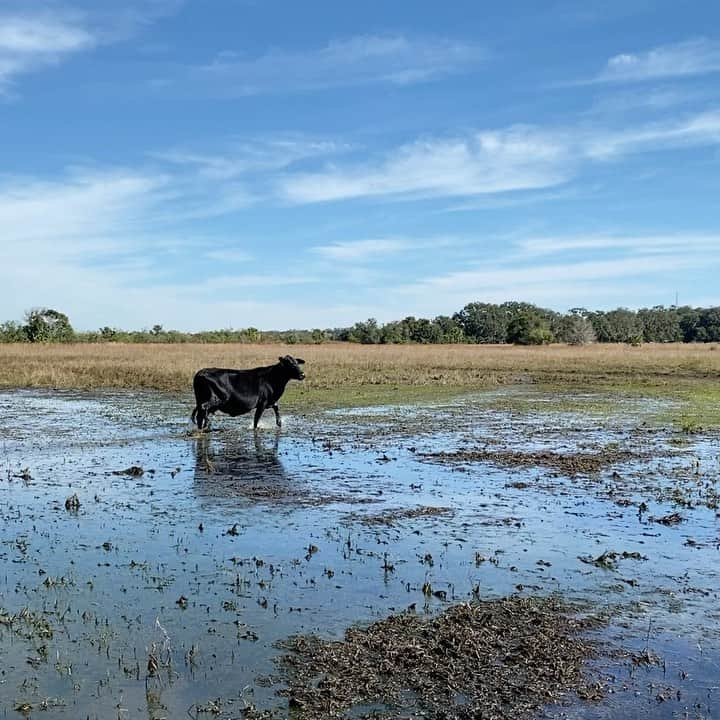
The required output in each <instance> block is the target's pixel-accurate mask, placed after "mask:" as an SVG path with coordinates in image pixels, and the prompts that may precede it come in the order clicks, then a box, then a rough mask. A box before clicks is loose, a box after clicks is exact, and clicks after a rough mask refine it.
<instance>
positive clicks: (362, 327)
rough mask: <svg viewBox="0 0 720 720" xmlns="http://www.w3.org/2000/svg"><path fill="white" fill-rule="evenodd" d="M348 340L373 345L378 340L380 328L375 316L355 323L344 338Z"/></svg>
mask: <svg viewBox="0 0 720 720" xmlns="http://www.w3.org/2000/svg"><path fill="white" fill-rule="evenodd" d="M344 339H346V340H349V341H350V342H359V343H362V344H363V345H374V344H375V343H379V342H380V328H379V327H378V324H377V320H376V319H375V318H369V319H368V320H367V322H358V323H355V324H354V325H353V326H352V327H351V328H350V329H349V330H348V333H347V337H346V338H344Z"/></svg>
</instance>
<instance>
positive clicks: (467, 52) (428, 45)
mask: <svg viewBox="0 0 720 720" xmlns="http://www.w3.org/2000/svg"><path fill="white" fill-rule="evenodd" d="M485 58H486V52H485V51H484V50H483V49H482V48H480V47H479V46H477V45H472V44H468V43H461V42H457V41H454V40H448V39H444V38H409V37H406V36H404V35H363V36H357V37H352V38H349V39H344V40H334V41H331V42H329V43H328V44H327V45H325V46H324V47H321V48H317V49H312V50H297V51H288V50H281V49H272V50H269V51H268V52H267V53H266V54H265V55H262V56H260V57H257V58H253V59H247V58H243V57H241V56H240V55H238V54H237V53H234V52H223V53H221V54H219V55H218V56H217V57H216V58H215V59H214V60H213V62H212V63H210V64H208V65H204V66H202V67H199V68H194V69H192V71H191V74H192V75H193V76H195V77H196V78H197V79H199V80H201V81H202V83H203V84H204V86H205V87H206V88H207V87H208V83H211V84H212V89H213V90H215V91H216V92H219V93H221V94H225V95H235V96H237V95H257V94H262V93H277V92H286V91H304V90H322V89H327V88H334V87H353V86H358V85H370V84H376V83H384V84H393V85H409V84H414V83H418V82H425V81H428V80H431V79H434V78H437V77H442V76H446V75H451V74H454V73H458V72H462V71H465V70H467V69H469V68H472V67H475V66H477V65H478V64H479V63H481V62H482V61H483V60H484V59H485Z"/></svg>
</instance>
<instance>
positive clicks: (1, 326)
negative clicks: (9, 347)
mask: <svg viewBox="0 0 720 720" xmlns="http://www.w3.org/2000/svg"><path fill="white" fill-rule="evenodd" d="M25 340H27V334H26V333H25V328H23V326H22V325H21V324H20V323H17V322H13V321H12V320H8V321H7V322H4V323H0V343H15V342H24V341H25Z"/></svg>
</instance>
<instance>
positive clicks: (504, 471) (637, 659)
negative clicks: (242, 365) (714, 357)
mask: <svg viewBox="0 0 720 720" xmlns="http://www.w3.org/2000/svg"><path fill="white" fill-rule="evenodd" d="M517 392H518V391H516V390H507V391H503V392H502V393H495V394H493V393H488V394H485V395H480V396H477V397H469V398H466V399H464V400H461V401H457V400H456V401H453V402H452V403H448V404H436V405H428V406H414V407H396V408H393V407H383V408H373V409H365V410H350V411H347V410H345V411H334V412H324V413H318V414H315V415H312V416H308V417H301V416H288V417H286V419H285V424H284V427H283V429H282V431H280V432H278V431H276V429H275V428H274V427H273V426H272V425H271V421H272V418H266V419H265V424H264V426H263V428H262V429H261V430H260V432H258V433H257V434H254V433H253V432H252V430H251V420H248V419H247V418H236V419H231V418H222V419H218V420H217V421H216V422H215V425H214V427H213V430H212V432H210V433H208V434H202V435H200V434H198V433H196V432H194V431H193V430H192V429H191V427H190V426H189V423H188V415H189V410H190V409H191V408H190V405H191V402H190V400H189V399H188V398H173V397H168V396H163V395H157V394H151V393H95V394H92V395H91V394H82V393H58V392H54V393H53V392H29V391H17V392H3V393H2V394H0V401H1V402H2V405H3V408H4V410H5V412H4V418H5V431H4V433H3V436H2V438H0V473H1V474H0V514H1V518H0V519H1V523H0V562H1V563H2V569H3V572H2V574H1V575H0V657H1V658H2V662H1V663H0V717H9V718H10V717H23V716H25V717H33V718H35V717H40V718H47V719H48V720H52V719H53V718H83V719H85V718H88V719H90V720H96V719H98V720H99V719H100V718H102V719H103V720H104V719H105V718H112V719H115V718H146V719H147V718H149V719H150V720H160V719H161V718H179V717H187V716H189V717H193V718H203V717H218V718H241V717H287V716H288V715H289V714H291V713H292V716H293V717H296V718H304V717H307V718H309V717H327V716H330V715H331V714H332V713H334V714H335V716H337V717H361V716H363V715H371V714H372V713H374V714H375V716H378V717H380V716H382V717H416V716H417V715H418V714H419V713H420V712H421V711H422V712H425V713H426V716H427V717H463V716H464V715H463V714H462V713H463V712H465V713H466V715H465V716H467V717H472V716H474V715H473V714H472V713H475V714H477V712H480V710H478V708H481V706H482V707H483V708H485V709H486V710H487V711H488V713H489V711H490V708H494V710H493V711H494V712H496V715H495V716H493V715H492V714H487V715H485V716H486V717H503V715H502V714H501V713H502V712H506V713H507V714H506V716H507V717H513V716H520V714H521V713H522V714H525V716H533V715H537V714H538V713H539V714H541V715H543V716H544V717H554V718H561V717H562V718H610V717H647V718H655V717H660V718H674V717H689V718H713V717H717V716H718V715H719V714H720V700H719V699H718V698H719V693H720V689H719V688H718V686H719V685H720V682H718V677H720V610H718V608H719V607H720V605H719V604H718V592H720V574H719V573H720V571H719V570H718V563H717V560H718V553H719V552H720V550H719V547H720V519H719V518H718V497H719V495H718V491H719V490H720V487H719V485H718V482H719V481H720V458H719V455H720V450H719V448H720V437H719V436H718V435H717V434H713V433H695V434H680V433H677V432H675V431H673V430H672V428H670V427H668V428H663V427H657V426H655V425H652V424H650V423H648V422H647V420H648V416H649V415H650V413H651V412H654V411H655V410H656V409H657V408H656V407H650V406H649V404H648V403H643V402H642V401H637V402H632V403H631V402H626V403H625V404H622V405H618V406H617V407H618V409H617V412H612V413H608V414H607V415H606V416H604V417H598V416H597V415H592V416H590V415H582V414H572V413H554V412H553V411H552V410H550V409H548V403H547V398H545V397H543V396H542V395H539V394H533V390H532V389H531V388H529V389H525V390H523V391H522V392H523V393H525V394H524V395H523V397H522V400H523V405H524V407H525V408H527V409H525V410H523V412H516V411H513V410H511V409H498V403H497V400H498V397H500V399H503V398H505V397H508V396H510V395H512V394H513V393H517ZM566 458H569V459H570V460H567V461H566V460H565V459H566ZM513 612H517V613H519V614H517V616H512V618H513V621H512V622H511V621H510V620H509V618H510V617H511V614H512V613H513ZM503 613H505V614H504V615H503ZM508 613H510V614H508ZM533 613H537V614H535V615H533ZM488 617H489V618H490V619H489V620H482V622H480V620H481V619H483V618H488ZM532 617H534V618H535V621H534V622H527V620H528V618H532ZM500 618H505V624H504V625H503V622H501V621H500ZM589 618H594V620H593V622H592V623H590V622H589V620H588V619H589ZM598 619H601V620H602V622H597V620H598ZM494 631H495V634H494V635H493V632H494ZM536 633H539V634H536ZM541 635H542V637H541ZM463 638H465V639H466V640H467V641H466V640H463ZM553 648H555V650H553ZM559 650H562V652H560V651H559ZM473 651H475V655H474V659H473V658H472V657H471V656H470V655H471V653H472V652H473ZM352 653H358V654H357V656H356V655H353V654H352ZM352 657H356V660H357V661H353V662H350V660H349V659H348V658H352ZM562 657H565V658H566V662H567V665H563V666H562V667H561V666H560V665H557V664H556V663H558V662H560V660H561V659H562ZM293 658H294V659H293ZM332 658H335V661H333V660H332ZM343 658H344V660H343ZM563 662H564V661H563ZM343 663H345V664H343ZM393 666H396V667H397V668H398V671H397V673H395V674H394V676H393V677H391V678H388V677H386V678H385V684H384V685H383V681H382V677H381V676H378V672H379V670H378V668H384V671H383V672H384V673H385V675H388V673H390V668H391V667H393ZM339 668H345V669H346V672H343V674H342V682H341V681H340V680H339V679H338V678H339V676H338V675H333V672H334V671H336V670H338V669H339ZM479 668H483V672H478V669H479ZM506 672H511V673H512V676H509V675H504V674H503V673H506ZM373 673H374V674H373ZM390 674H392V673H390ZM378 678H379V679H378ZM551 681H552V682H551ZM363 682H365V687H366V688H370V689H369V690H368V691H367V692H362V693H360V692H357V693H352V696H351V697H347V696H346V695H347V693H348V692H350V691H349V690H342V692H341V693H340V695H338V696H337V697H335V696H327V697H325V700H326V701H327V703H329V705H327V707H324V708H319V706H317V705H314V704H313V703H315V702H316V700H314V699H313V698H316V697H320V696H321V695H322V694H321V693H320V694H319V693H318V692H317V688H318V686H319V683H325V687H327V688H333V687H336V688H343V687H346V688H352V687H356V686H357V687H359V686H360V685H361V684H362V683H363ZM546 682H547V684H544V683H546ZM353 683H355V685H353ZM383 687H384V688H385V692H383V689H382V688H383ZM342 693H345V695H343V694H342ZM333 697H334V698H335V699H333ZM513 698H514V700H513ZM512 702H516V703H517V704H516V705H515V706H513V705H512ZM443 712H445V715H443V714H442V713H443ZM433 713H434V715H433ZM453 713H454V714H453ZM468 713H469V714H468ZM513 713H515V714H514V715H513Z"/></svg>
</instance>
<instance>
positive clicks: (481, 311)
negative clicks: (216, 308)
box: [0, 302, 720, 345]
mask: <svg viewBox="0 0 720 720" xmlns="http://www.w3.org/2000/svg"><path fill="white" fill-rule="evenodd" d="M333 340H336V341H338V340H339V341H346V342H357V343H363V344H400V343H420V344H426V343H496V344H503V343H512V344H519V345H545V344H549V343H554V342H560V343H569V344H571V345H584V344H586V343H592V342H601V343H631V344H634V345H637V344H640V343H643V342H656V343H669V342H720V307H712V308H693V307H689V306H683V307H675V306H672V307H664V306H662V305H658V306H656V307H652V308H643V309H641V310H637V311H635V310H628V309H626V308H618V309H617V310H609V311H601V310H586V309H585V308H573V309H572V310H570V311H568V312H567V313H559V312H555V311H554V310H547V309H545V308H540V307H537V306H535V305H531V304H529V303H522V302H505V303H502V304H500V305H497V304H493V303H481V302H475V303H469V304H468V305H466V306H465V307H464V308H463V309H462V310H460V311H459V312H456V313H455V314H454V315H452V316H449V315H439V316H438V317H436V318H433V319H432V320H428V319H426V318H415V317H406V318H404V319H403V320H396V321H394V322H388V323H385V324H384V325H381V324H379V323H378V322H377V321H376V320H374V319H373V318H370V319H369V320H366V321H365V322H358V323H355V325H353V326H352V327H348V328H330V329H324V330H323V329H320V328H315V329H313V330H283V331H274V330H271V331H262V332H261V331H260V330H258V329H256V328H253V327H248V328H245V329H242V330H233V329H226V330H208V331H204V332H197V333H184V332H178V331H177V330H165V329H164V328H163V327H162V325H155V326H153V327H152V329H150V330H139V331H126V330H118V329H117V328H111V327H103V328H100V329H99V330H96V331H90V332H75V331H74V330H73V327H72V325H71V324H70V320H69V318H68V317H67V315H65V314H64V313H62V312H59V311H57V310H53V309H50V308H36V309H33V310H30V311H28V312H27V313H26V315H25V319H24V322H13V321H8V322H4V323H1V324H0V342H1V343H14V342H86V343H102V342H124V343H153V342H162V343H258V342H263V343H290V344H293V343H316V344H320V343H324V342H330V341H333Z"/></svg>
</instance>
